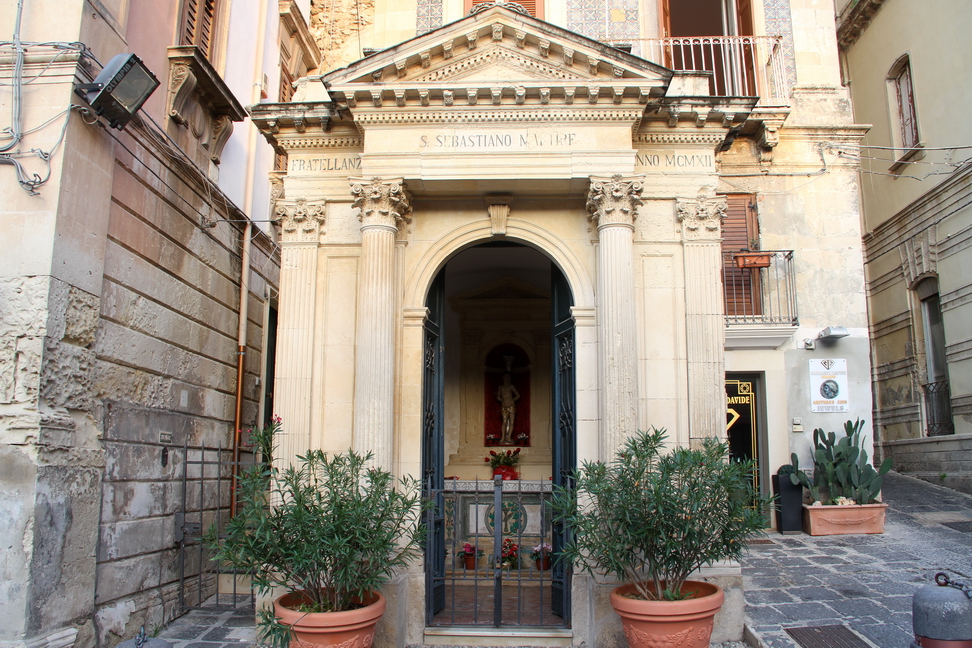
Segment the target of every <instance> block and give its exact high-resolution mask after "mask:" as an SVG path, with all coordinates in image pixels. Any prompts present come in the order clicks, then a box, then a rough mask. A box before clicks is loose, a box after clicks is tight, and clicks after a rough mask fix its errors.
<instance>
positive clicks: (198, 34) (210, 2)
mask: <svg viewBox="0 0 972 648" xmlns="http://www.w3.org/2000/svg"><path fill="white" fill-rule="evenodd" d="M216 4H217V0H184V2H183V5H182V29H181V30H180V43H179V44H180V45H195V46H196V47H198V48H199V49H200V50H202V52H203V54H205V55H206V57H207V58H209V59H212V54H213V52H212V51H211V50H212V46H213V40H214V39H213V33H214V30H215V26H216Z"/></svg>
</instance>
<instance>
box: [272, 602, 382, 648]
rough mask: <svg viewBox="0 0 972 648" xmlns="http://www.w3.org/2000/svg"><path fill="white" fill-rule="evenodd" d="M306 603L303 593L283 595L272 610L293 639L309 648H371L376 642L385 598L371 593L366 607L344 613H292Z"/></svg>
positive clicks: (301, 647)
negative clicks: (376, 626)
mask: <svg viewBox="0 0 972 648" xmlns="http://www.w3.org/2000/svg"><path fill="white" fill-rule="evenodd" d="M302 599H306V597H305V595H304V594H303V593H301V592H291V593H289V594H284V595H283V596H281V597H280V598H278V599H277V600H275V601H274V602H273V610H274V613H275V614H276V615H277V617H278V618H279V619H280V620H281V622H283V623H284V624H286V625H290V626H292V630H293V633H294V636H295V637H296V638H297V640H298V641H299V642H301V643H297V644H294V643H291V646H299V647H300V648H303V646H302V645H301V644H306V645H308V646H337V645H339V644H340V645H341V646H342V648H371V644H372V642H373V641H374V639H375V624H377V623H378V619H380V618H381V615H382V614H384V613H385V597H383V596H382V595H381V594H379V593H378V592H372V593H371V594H370V595H369V596H368V597H367V598H366V599H365V600H364V601H363V602H364V603H365V604H366V605H365V606H364V607H361V608H358V609H357V610H347V611H345V612H298V611H297V610H293V609H290V608H291V606H298V605H300V602H301V600H302Z"/></svg>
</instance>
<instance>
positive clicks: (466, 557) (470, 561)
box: [462, 554, 476, 571]
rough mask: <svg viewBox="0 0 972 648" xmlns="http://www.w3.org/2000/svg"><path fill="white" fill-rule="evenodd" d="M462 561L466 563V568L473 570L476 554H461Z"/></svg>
mask: <svg viewBox="0 0 972 648" xmlns="http://www.w3.org/2000/svg"><path fill="white" fill-rule="evenodd" d="M462 560H463V562H465V564H466V569H468V570H469V571H473V570H475V569H476V554H463V556H462Z"/></svg>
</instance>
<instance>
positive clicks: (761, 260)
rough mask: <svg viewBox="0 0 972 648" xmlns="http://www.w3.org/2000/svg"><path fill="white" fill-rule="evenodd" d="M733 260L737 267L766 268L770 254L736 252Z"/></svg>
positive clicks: (768, 264)
mask: <svg viewBox="0 0 972 648" xmlns="http://www.w3.org/2000/svg"><path fill="white" fill-rule="evenodd" d="M733 261H735V263H736V267H737V268H768V267H769V266H770V255H769V254H766V253H759V252H743V253H737V254H736V256H735V257H734V259H733Z"/></svg>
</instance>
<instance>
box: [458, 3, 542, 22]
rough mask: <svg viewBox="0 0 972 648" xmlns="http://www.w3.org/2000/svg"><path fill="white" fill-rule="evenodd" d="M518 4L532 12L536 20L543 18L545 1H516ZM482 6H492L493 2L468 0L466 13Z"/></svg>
mask: <svg viewBox="0 0 972 648" xmlns="http://www.w3.org/2000/svg"><path fill="white" fill-rule="evenodd" d="M514 1H515V2H516V4H518V5H521V6H522V7H523V8H524V9H526V10H527V11H529V12H530V15H531V16H534V17H536V18H543V0H514ZM481 4H492V0H466V13H469V10H470V9H472V8H473V7H475V6H476V5H481Z"/></svg>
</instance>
